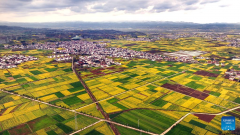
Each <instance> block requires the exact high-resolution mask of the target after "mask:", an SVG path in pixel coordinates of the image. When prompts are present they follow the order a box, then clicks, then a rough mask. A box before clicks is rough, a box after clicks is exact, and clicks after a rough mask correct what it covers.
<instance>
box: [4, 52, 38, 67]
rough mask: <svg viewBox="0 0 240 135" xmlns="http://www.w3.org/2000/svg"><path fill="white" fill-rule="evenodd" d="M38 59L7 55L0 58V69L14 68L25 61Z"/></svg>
mask: <svg viewBox="0 0 240 135" xmlns="http://www.w3.org/2000/svg"><path fill="white" fill-rule="evenodd" d="M37 59H38V58H36V57H33V56H24V55H16V54H14V55H8V56H3V57H0V69H7V68H15V67H17V65H18V64H21V63H23V62H27V61H33V60H37Z"/></svg>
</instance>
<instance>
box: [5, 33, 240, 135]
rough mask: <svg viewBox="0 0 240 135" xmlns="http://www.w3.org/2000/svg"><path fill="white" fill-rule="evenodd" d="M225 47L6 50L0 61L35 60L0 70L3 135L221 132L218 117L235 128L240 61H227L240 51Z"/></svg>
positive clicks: (177, 42)
mask: <svg viewBox="0 0 240 135" xmlns="http://www.w3.org/2000/svg"><path fill="white" fill-rule="evenodd" d="M106 41H107V42H106ZM228 44H229V43H228V42H227V40H226V41H214V40H211V39H207V38H202V37H181V38H177V39H171V40H170V39H164V38H161V39H159V40H154V41H151V40H149V39H147V38H142V37H139V39H133V38H131V39H128V40H125V39H118V40H109V39H104V40H92V41H89V40H88V41H85V40H84V39H82V40H81V41H63V42H59V43H55V42H54V43H52V44H51V45H50V44H47V43H43V44H40V43H39V44H35V45H31V46H25V48H21V47H19V46H7V47H6V48H5V49H4V50H1V51H0V57H4V58H8V57H12V56H17V55H22V56H24V57H29V58H30V57H32V58H35V59H33V60H31V61H24V62H22V63H19V64H16V66H14V67H9V68H6V67H5V68H2V69H0V89H1V91H0V134H4V135H5V134H6V135H16V134H18V135H25V134H33V135H45V134H47V135H56V134H60V135H65V134H71V135H72V134H76V135H77V134H79V135H83V134H84V135H114V134H122V135H130V134H131V135H137V134H139V133H140V134H144V135H146V134H166V135H172V134H182V135H187V134H189V135H193V134H194V135H217V134H222V133H225V131H222V130H221V126H220V125H221V117H222V116H234V117H236V123H239V122H240V121H239V118H240V106H239V104H240V83H239V79H240V77H238V71H240V66H239V64H240V61H237V60H232V56H233V54H234V56H236V57H238V56H240V53H239V52H240V48H237V47H232V46H228ZM49 46H51V47H49ZM173 46H174V47H173ZM28 47H31V49H29V48H28ZM71 47H72V48H74V49H75V50H77V51H72V50H71ZM79 48H80V49H79ZM82 48H84V49H82ZM89 48H91V49H92V50H91V51H89ZM78 49H79V50H78ZM226 50H228V51H229V52H232V53H230V54H226ZM92 52H94V53H92ZM115 54H116V55H115ZM9 59H10V60H11V61H14V60H15V58H9ZM230 75H231V76H230ZM232 77H233V79H230V78H232Z"/></svg>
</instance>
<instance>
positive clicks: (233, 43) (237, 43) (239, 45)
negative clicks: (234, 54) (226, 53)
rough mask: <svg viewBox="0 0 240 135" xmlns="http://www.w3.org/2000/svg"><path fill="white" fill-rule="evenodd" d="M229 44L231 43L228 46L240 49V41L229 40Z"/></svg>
mask: <svg viewBox="0 0 240 135" xmlns="http://www.w3.org/2000/svg"><path fill="white" fill-rule="evenodd" d="M227 42H230V44H228V45H227V46H232V47H240V39H232V40H227Z"/></svg>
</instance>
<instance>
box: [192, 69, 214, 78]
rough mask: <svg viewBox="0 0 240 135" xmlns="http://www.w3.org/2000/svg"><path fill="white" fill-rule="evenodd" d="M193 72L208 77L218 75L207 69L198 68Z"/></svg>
mask: <svg viewBox="0 0 240 135" xmlns="http://www.w3.org/2000/svg"><path fill="white" fill-rule="evenodd" d="M193 74H196V75H202V76H209V77H218V74H214V73H210V72H207V71H204V70H199V71H197V72H195V73H193Z"/></svg>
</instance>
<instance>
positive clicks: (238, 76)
mask: <svg viewBox="0 0 240 135" xmlns="http://www.w3.org/2000/svg"><path fill="white" fill-rule="evenodd" d="M225 78H228V79H229V80H231V81H234V80H235V81H239V80H240V71H236V70H234V69H229V70H228V71H227V72H225Z"/></svg>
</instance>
